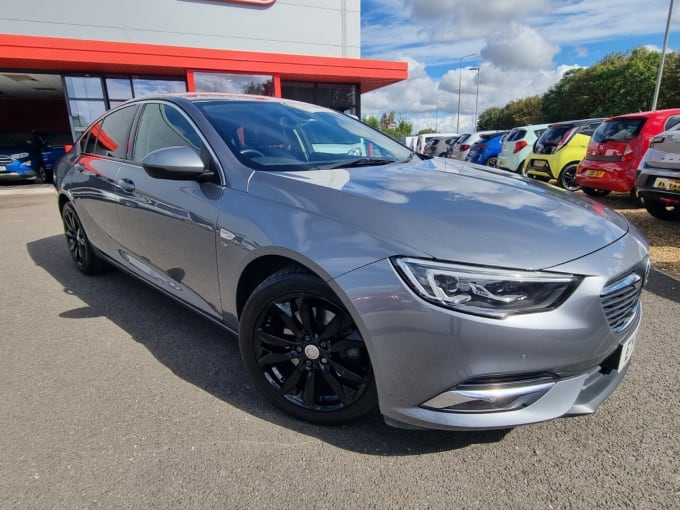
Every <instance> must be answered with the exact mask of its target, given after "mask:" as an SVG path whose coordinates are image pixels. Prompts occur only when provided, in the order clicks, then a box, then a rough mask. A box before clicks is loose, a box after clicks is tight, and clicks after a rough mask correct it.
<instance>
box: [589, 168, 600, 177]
mask: <svg viewBox="0 0 680 510" xmlns="http://www.w3.org/2000/svg"><path fill="white" fill-rule="evenodd" d="M603 175H604V171H603V170H586V177H602V176H603Z"/></svg>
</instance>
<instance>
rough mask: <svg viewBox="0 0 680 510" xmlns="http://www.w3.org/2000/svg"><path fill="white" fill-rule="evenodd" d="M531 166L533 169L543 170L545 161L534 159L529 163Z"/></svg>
mask: <svg viewBox="0 0 680 510" xmlns="http://www.w3.org/2000/svg"><path fill="white" fill-rule="evenodd" d="M531 166H533V167H534V168H545V160H544V159H534V160H533V161H532V162H531Z"/></svg>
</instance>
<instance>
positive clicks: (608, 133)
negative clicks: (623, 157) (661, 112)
mask: <svg viewBox="0 0 680 510" xmlns="http://www.w3.org/2000/svg"><path fill="white" fill-rule="evenodd" d="M644 123H645V119H619V120H612V121H609V122H604V123H602V124H600V127H598V128H597V129H596V130H595V133H593V142H595V143H604V142H622V143H627V142H630V141H631V140H632V139H633V138H635V137H636V136H637V135H639V134H640V130H641V129H642V126H643V125H644Z"/></svg>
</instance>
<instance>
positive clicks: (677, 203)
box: [635, 123, 680, 221]
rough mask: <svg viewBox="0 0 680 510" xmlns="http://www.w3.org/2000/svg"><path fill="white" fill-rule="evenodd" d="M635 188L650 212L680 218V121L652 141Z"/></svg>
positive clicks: (641, 162) (657, 216)
mask: <svg viewBox="0 0 680 510" xmlns="http://www.w3.org/2000/svg"><path fill="white" fill-rule="evenodd" d="M635 191H636V193H637V196H638V197H640V198H641V199H642V204H643V205H644V206H645V209H647V212H649V214H651V215H652V216H654V217H655V218H658V219H660V220H668V221H680V123H679V124H676V125H675V126H673V127H672V128H671V129H668V130H666V131H664V132H663V133H659V134H658V135H656V136H655V137H653V138H652V140H651V141H650V144H649V149H647V152H645V155H644V157H643V158H642V161H640V167H639V168H638V172H637V179H636V182H635Z"/></svg>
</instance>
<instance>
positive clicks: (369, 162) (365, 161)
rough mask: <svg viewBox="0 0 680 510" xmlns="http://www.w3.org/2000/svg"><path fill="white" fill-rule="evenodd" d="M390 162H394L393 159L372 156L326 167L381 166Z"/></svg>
mask: <svg viewBox="0 0 680 510" xmlns="http://www.w3.org/2000/svg"><path fill="white" fill-rule="evenodd" d="M389 163H394V160H393V159H371V158H359V159H355V160H353V161H347V162H345V163H340V164H338V165H333V166H330V167H326V168H331V169H333V168H356V167H360V166H379V165H387V164H389Z"/></svg>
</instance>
